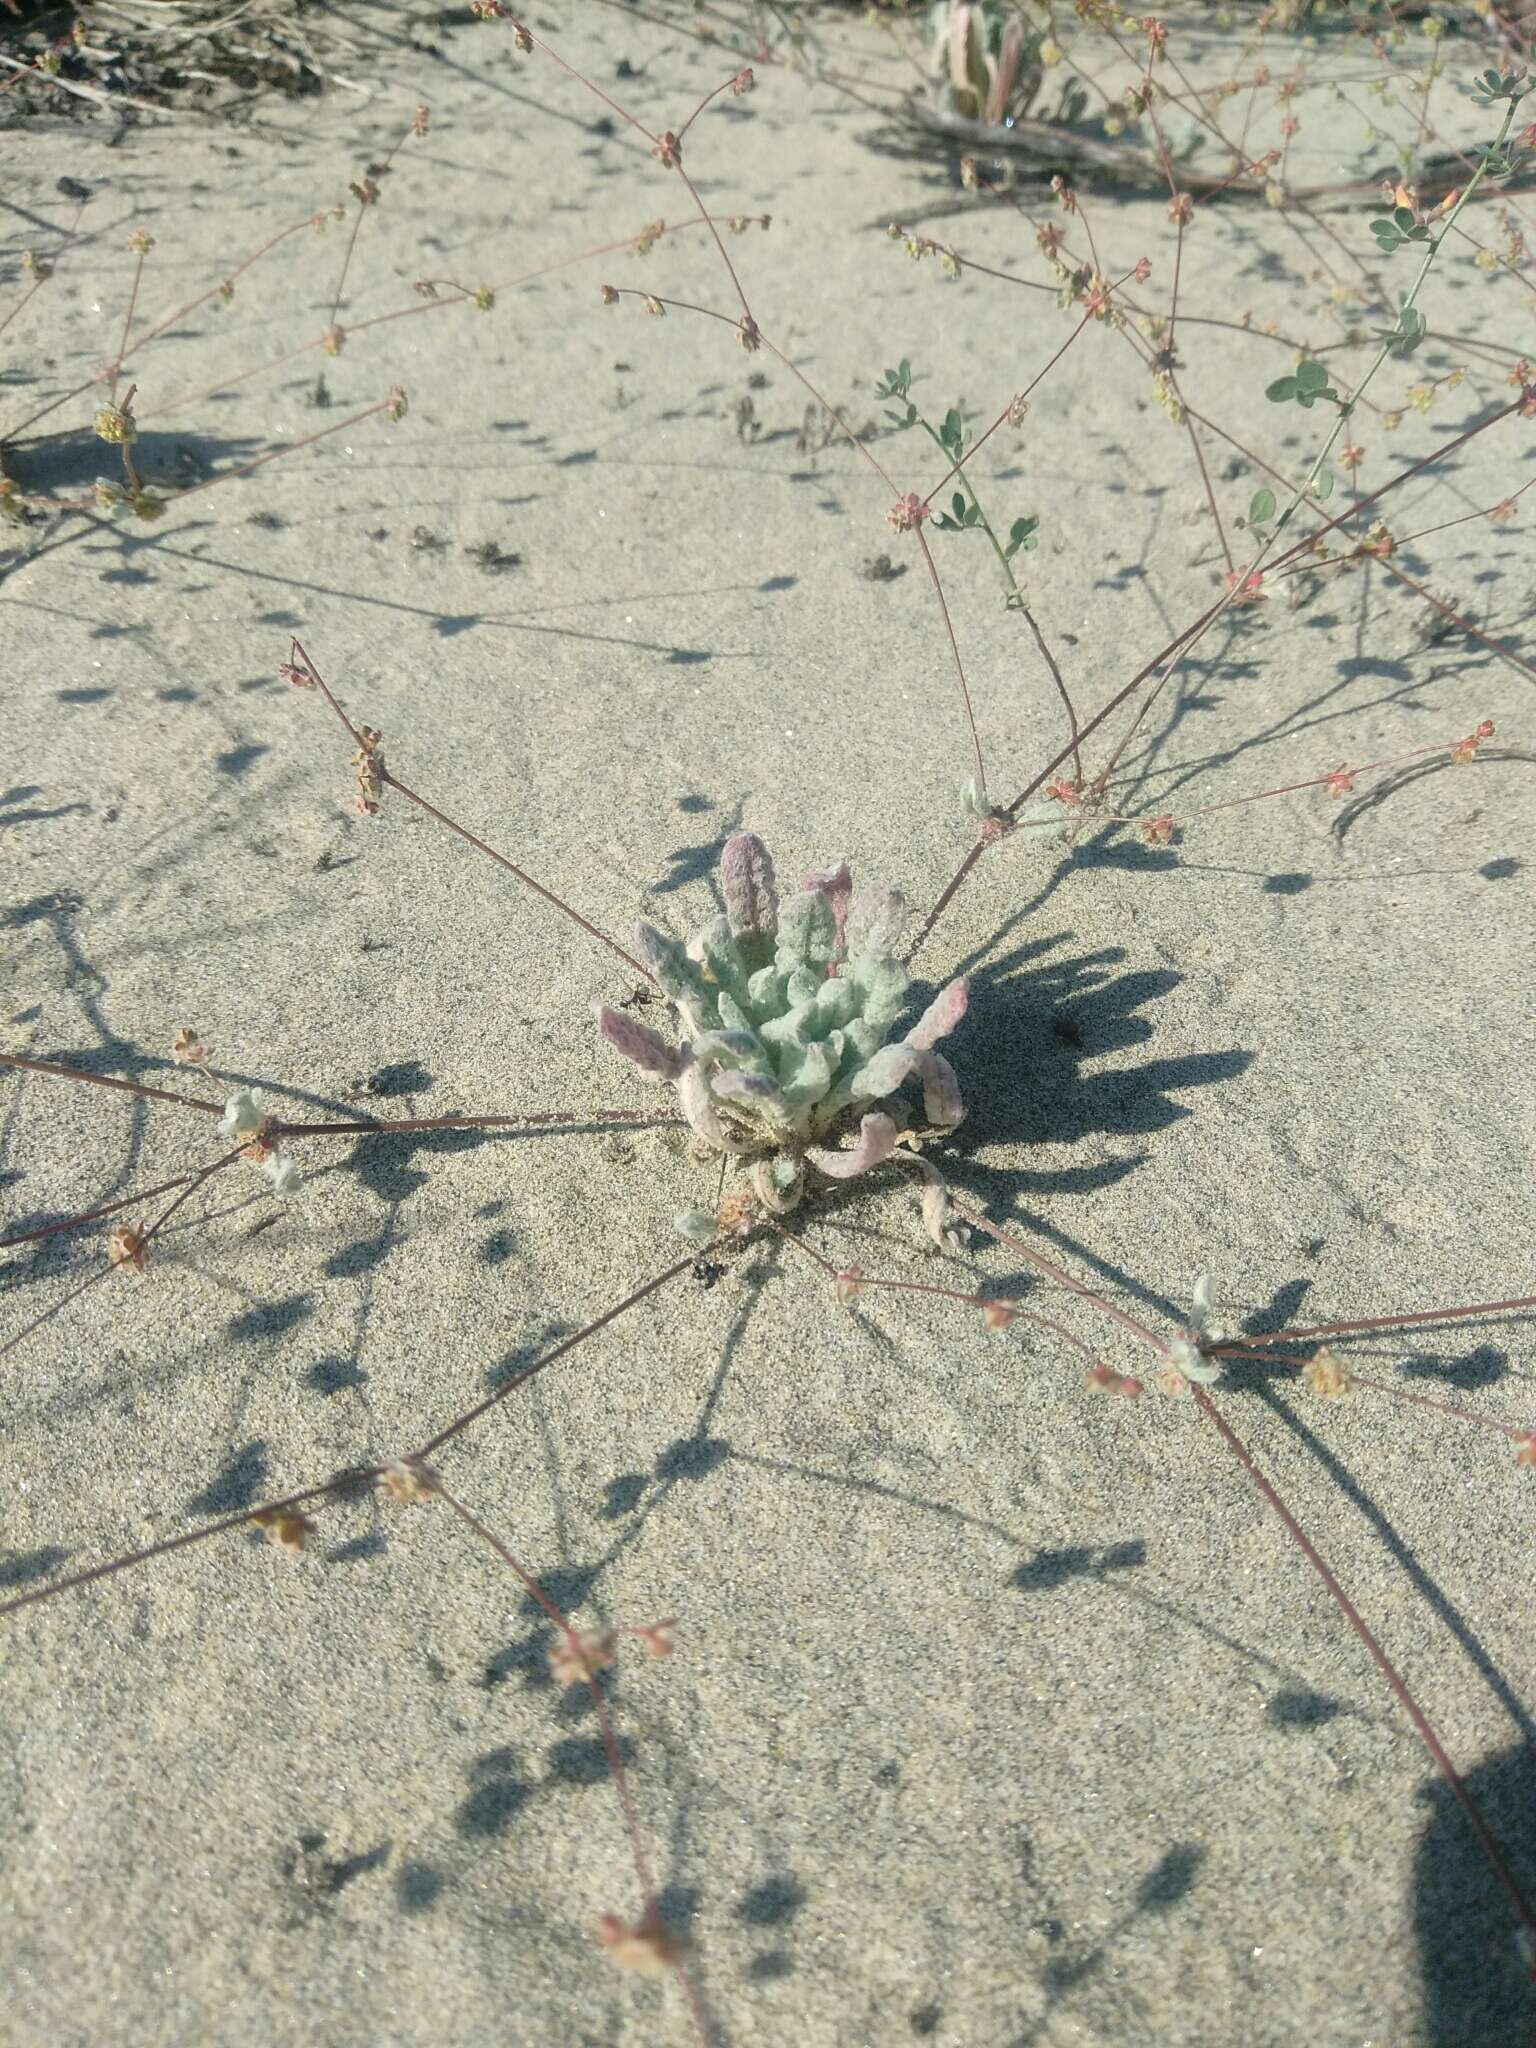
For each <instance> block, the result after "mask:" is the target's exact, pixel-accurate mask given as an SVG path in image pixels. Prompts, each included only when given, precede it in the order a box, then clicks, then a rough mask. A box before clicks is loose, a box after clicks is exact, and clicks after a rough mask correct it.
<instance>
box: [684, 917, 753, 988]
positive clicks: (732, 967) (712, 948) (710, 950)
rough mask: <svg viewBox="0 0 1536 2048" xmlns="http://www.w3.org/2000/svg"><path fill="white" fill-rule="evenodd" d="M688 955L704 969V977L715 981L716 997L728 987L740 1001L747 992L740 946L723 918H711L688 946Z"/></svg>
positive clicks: (745, 973) (745, 974) (744, 964)
mask: <svg viewBox="0 0 1536 2048" xmlns="http://www.w3.org/2000/svg"><path fill="white" fill-rule="evenodd" d="M688 951H689V954H690V956H691V957H692V958H693V959H695V960H697V961H698V962H699V963H700V965H701V966H702V967H703V968H704V969H705V973H706V977H707V979H709V980H710V981H712V982H713V983H714V987H715V1000H716V1002H717V1003H718V1001H719V1000H720V996H721V994H722V993H723V992H724V991H726V990H729V991H730V993H731V995H732V996H734V997H735V998H736V999H737V1000H738V1001H740V1000H741V999H742V998H743V997H744V996H745V995H746V992H747V967H746V962H745V961H744V960H743V959H742V957H741V949H740V947H739V946H738V945H737V944H736V941H735V939H733V938H732V936H731V928H730V926H729V925H728V924H727V923H726V921H725V919H724V918H723V917H713V918H711V919H710V921H709V923H708V924H707V925H705V927H704V928H703V930H702V931H701V932H699V933H698V934H697V935H696V936H695V937H694V938H693V939H692V940H690V942H689V945H688Z"/></svg>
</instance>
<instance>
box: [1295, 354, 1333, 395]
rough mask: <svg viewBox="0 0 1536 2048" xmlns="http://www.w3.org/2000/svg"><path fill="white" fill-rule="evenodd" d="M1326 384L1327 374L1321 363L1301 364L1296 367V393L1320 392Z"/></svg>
mask: <svg viewBox="0 0 1536 2048" xmlns="http://www.w3.org/2000/svg"><path fill="white" fill-rule="evenodd" d="M1327 382H1328V372H1327V370H1326V369H1325V368H1324V366H1323V365H1322V364H1321V363H1314V362H1310V361H1308V362H1302V363H1298V364H1297V365H1296V389H1297V390H1298V391H1315V392H1320V391H1321V390H1322V388H1323V386H1324V385H1325V384H1326V383H1327Z"/></svg>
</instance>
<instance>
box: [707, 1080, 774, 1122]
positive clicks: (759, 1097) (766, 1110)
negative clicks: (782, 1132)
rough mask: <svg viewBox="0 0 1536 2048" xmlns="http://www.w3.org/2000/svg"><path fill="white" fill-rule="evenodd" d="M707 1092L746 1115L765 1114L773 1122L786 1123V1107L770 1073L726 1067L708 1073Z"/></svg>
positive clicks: (760, 1115)
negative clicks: (714, 1072)
mask: <svg viewBox="0 0 1536 2048" xmlns="http://www.w3.org/2000/svg"><path fill="white" fill-rule="evenodd" d="M709 1091H710V1093H711V1094H712V1095H713V1096H714V1097H715V1099H716V1101H717V1102H724V1103H726V1104H727V1105H728V1106H729V1107H730V1108H732V1109H734V1110H738V1111H740V1112H742V1113H743V1114H745V1115H747V1116H756V1117H767V1118H768V1120H769V1121H770V1122H771V1123H776V1124H778V1123H788V1122H789V1119H790V1111H789V1106H788V1104H787V1103H786V1102H785V1100H784V1097H783V1096H782V1095H781V1094H780V1093H779V1084H778V1082H777V1081H776V1080H775V1079H774V1078H773V1076H772V1075H771V1074H744V1073H741V1072H740V1071H739V1070H732V1069H729V1068H728V1069H727V1070H726V1071H725V1072H724V1073H718V1074H711V1075H710V1077H709Z"/></svg>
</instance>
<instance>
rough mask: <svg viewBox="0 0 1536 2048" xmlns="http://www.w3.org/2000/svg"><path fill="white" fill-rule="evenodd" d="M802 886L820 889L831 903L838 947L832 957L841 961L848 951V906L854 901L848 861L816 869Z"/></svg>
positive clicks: (803, 887)
mask: <svg viewBox="0 0 1536 2048" xmlns="http://www.w3.org/2000/svg"><path fill="white" fill-rule="evenodd" d="M800 886H801V888H802V889H819V890H820V891H821V893H822V895H823V896H825V897H826V898H827V900H828V901H829V902H830V903H831V905H832V915H833V916H834V917H835V918H836V920H837V946H836V949H835V951H834V953H833V955H832V957H833V959H834V960H841V959H842V958H843V957H844V955H845V954H846V953H847V951H848V939H847V932H848V906H849V904H850V903H851V902H852V901H853V876H852V875H851V874H850V873H849V872H848V863H847V861H845V860H840V861H837V862H835V863H834V864H833V866H831V867H829V868H817V869H815V870H814V871H813V872H812V873H811V874H808V875H807V876H806V878H805V880H804V881H803V882H802V883H801V884H800Z"/></svg>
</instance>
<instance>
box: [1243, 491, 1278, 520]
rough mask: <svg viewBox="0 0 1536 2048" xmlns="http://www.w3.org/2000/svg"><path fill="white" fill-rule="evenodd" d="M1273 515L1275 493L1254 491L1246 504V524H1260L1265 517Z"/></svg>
mask: <svg viewBox="0 0 1536 2048" xmlns="http://www.w3.org/2000/svg"><path fill="white" fill-rule="evenodd" d="M1274 516H1275V494H1274V492H1273V491H1267V490H1266V491H1255V492H1254V494H1253V498H1252V500H1251V502H1250V503H1249V506H1248V524H1249V525H1250V526H1262V525H1263V524H1264V522H1265V521H1266V520H1267V519H1273V518H1274Z"/></svg>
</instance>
